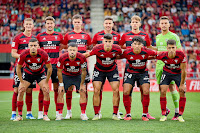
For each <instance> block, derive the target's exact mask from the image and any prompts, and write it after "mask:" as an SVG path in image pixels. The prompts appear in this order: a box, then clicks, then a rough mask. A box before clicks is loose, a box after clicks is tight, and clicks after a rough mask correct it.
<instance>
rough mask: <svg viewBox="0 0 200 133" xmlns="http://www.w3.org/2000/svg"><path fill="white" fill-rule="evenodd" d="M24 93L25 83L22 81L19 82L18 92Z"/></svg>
mask: <svg viewBox="0 0 200 133" xmlns="http://www.w3.org/2000/svg"><path fill="white" fill-rule="evenodd" d="M24 91H26V88H25V83H24V80H23V81H22V82H20V85H19V89H18V92H24Z"/></svg>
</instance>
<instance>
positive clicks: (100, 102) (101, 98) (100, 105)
mask: <svg viewBox="0 0 200 133" xmlns="http://www.w3.org/2000/svg"><path fill="white" fill-rule="evenodd" d="M102 93H103V91H102V90H100V103H99V111H100V110H101V101H102Z"/></svg>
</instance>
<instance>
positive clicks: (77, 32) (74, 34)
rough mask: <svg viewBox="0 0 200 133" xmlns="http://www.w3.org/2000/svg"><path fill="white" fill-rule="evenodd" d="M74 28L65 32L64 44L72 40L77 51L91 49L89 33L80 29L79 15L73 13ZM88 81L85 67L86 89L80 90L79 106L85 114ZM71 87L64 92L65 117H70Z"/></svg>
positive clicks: (80, 18) (80, 19) (80, 20)
mask: <svg viewBox="0 0 200 133" xmlns="http://www.w3.org/2000/svg"><path fill="white" fill-rule="evenodd" d="M72 22H73V26H74V30H73V31H71V32H69V33H67V34H66V35H65V36H64V44H65V45H67V44H68V43H70V42H74V43H76V44H77V45H78V52H80V53H85V52H86V50H87V49H89V50H91V49H92V45H91V38H90V35H89V34H87V33H86V32H83V31H82V30H81V26H82V24H83V21H82V17H81V15H74V16H73V18H72ZM89 82H90V76H89V73H88V69H87V75H86V78H85V83H86V90H83V91H80V97H81V98H80V107H81V114H85V113H86V112H85V111H86V107H87V97H88V95H87V84H88V83H89ZM72 87H73V86H72ZM71 90H72V89H68V91H67V93H66V103H67V115H66V117H65V118H66V119H70V118H71V117H72V112H71V104H72V103H71V101H72V91H71Z"/></svg>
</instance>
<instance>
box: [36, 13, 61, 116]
mask: <svg viewBox="0 0 200 133" xmlns="http://www.w3.org/2000/svg"><path fill="white" fill-rule="evenodd" d="M45 27H46V32H43V33H40V34H38V35H37V39H38V41H39V45H40V48H42V49H43V50H44V51H46V52H47V53H48V55H49V57H50V59H51V64H52V69H53V71H52V75H51V80H52V83H53V89H54V101H55V105H56V103H57V97H58V78H57V68H56V64H57V62H58V57H59V50H60V49H61V44H62V43H63V36H62V34H61V33H59V32H55V31H54V27H55V19H54V18H53V17H51V16H48V17H46V18H45ZM45 71H46V72H47V69H46V68H45ZM43 97H44V95H43V93H42V90H41V89H40V92H39V96H38V102H39V112H38V119H42V118H43ZM57 115H58V109H57V108H56V116H57Z"/></svg>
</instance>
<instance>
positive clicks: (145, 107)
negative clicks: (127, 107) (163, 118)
mask: <svg viewBox="0 0 200 133" xmlns="http://www.w3.org/2000/svg"><path fill="white" fill-rule="evenodd" d="M149 101H150V99H149V95H143V100H142V105H143V113H145V114H146V113H148V108H149Z"/></svg>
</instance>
